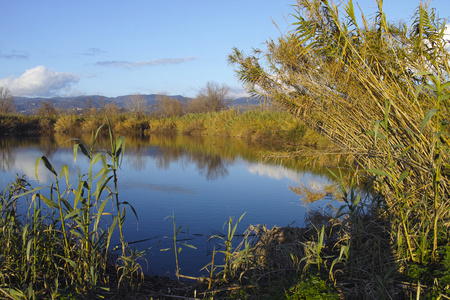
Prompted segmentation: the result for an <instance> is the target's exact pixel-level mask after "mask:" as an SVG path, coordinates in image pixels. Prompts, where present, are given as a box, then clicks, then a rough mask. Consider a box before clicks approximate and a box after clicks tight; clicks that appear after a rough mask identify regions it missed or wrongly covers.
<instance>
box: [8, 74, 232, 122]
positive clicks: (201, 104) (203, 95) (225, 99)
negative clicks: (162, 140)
mask: <svg viewBox="0 0 450 300" xmlns="http://www.w3.org/2000/svg"><path fill="white" fill-rule="evenodd" d="M229 90H230V89H229V87H228V86H226V85H225V84H219V83H217V82H214V81H209V82H207V83H206V84H205V86H203V87H201V88H200V90H199V91H198V93H197V95H196V96H195V97H194V98H192V99H189V100H187V101H186V102H184V101H180V100H179V99H177V98H175V97H171V96H168V95H165V94H162V95H158V96H157V99H156V103H155V104H154V105H148V104H147V100H146V99H145V96H144V95H141V94H135V95H131V97H130V99H129V100H128V101H127V102H126V103H125V105H124V107H120V106H119V105H118V104H116V103H112V102H111V103H106V102H105V101H100V104H99V108H95V107H94V105H93V101H92V99H88V100H87V101H86V103H85V107H84V108H83V109H82V110H81V111H82V112H83V113H84V114H92V113H100V114H104V115H117V114H120V113H129V114H131V115H133V116H134V117H136V118H142V117H144V116H146V115H151V116H152V117H155V118H166V117H177V116H182V115H184V114H190V113H204V112H218V111H221V110H223V109H226V108H227V107H228V104H229V103H230V102H231V99H230V97H229V95H228V93H229ZM73 110H75V108H72V110H71V111H70V112H71V113H72V112H73ZM16 111H17V109H16V106H15V104H14V97H13V95H12V94H11V92H10V90H9V89H8V88H5V87H0V114H3V115H8V114H14V113H16ZM64 113H67V111H63V110H61V109H58V108H56V107H55V106H54V105H53V103H52V102H51V101H49V100H46V101H42V102H41V103H40V107H39V108H37V109H36V110H35V111H34V114H35V115H38V116H45V117H56V116H57V115H58V114H64Z"/></svg>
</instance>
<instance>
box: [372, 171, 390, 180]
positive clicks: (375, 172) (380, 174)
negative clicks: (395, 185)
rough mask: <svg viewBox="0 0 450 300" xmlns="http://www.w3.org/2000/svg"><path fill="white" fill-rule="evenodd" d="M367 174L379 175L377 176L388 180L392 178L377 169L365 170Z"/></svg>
mask: <svg viewBox="0 0 450 300" xmlns="http://www.w3.org/2000/svg"><path fill="white" fill-rule="evenodd" d="M366 171H367V172H369V173H373V174H375V175H379V176H383V177H389V178H390V179H392V176H391V175H390V174H389V173H386V172H385V171H383V170H379V169H367V170H366Z"/></svg>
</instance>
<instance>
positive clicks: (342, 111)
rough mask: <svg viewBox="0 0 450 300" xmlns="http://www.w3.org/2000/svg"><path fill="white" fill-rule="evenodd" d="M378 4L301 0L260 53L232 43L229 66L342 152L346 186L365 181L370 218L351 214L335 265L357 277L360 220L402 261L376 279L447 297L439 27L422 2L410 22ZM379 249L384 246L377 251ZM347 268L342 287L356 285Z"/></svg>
mask: <svg viewBox="0 0 450 300" xmlns="http://www.w3.org/2000/svg"><path fill="white" fill-rule="evenodd" d="M377 5H378V11H377V12H376V14H374V17H373V18H372V19H368V18H367V17H366V16H365V15H364V14H363V13H361V17H360V18H357V17H356V14H355V8H354V5H353V2H352V1H351V0H350V1H347V2H346V3H344V4H342V6H341V9H339V8H338V6H337V5H335V4H334V3H333V2H332V1H319V0H299V1H297V5H296V6H295V13H294V15H295V17H296V18H297V22H295V23H294V24H293V26H294V29H293V31H291V32H290V33H289V34H287V35H285V36H283V37H282V38H280V39H278V40H270V41H268V42H267V51H266V52H263V51H261V50H255V52H254V53H253V54H250V55H245V54H244V53H242V52H241V51H239V50H238V49H234V51H233V53H232V54H231V55H230V58H229V61H230V62H231V63H233V64H234V65H235V66H236V68H237V70H236V72H237V75H238V76H239V78H240V80H241V82H242V83H243V84H244V85H245V86H246V87H247V88H248V89H249V90H251V91H252V93H253V94H254V95H256V96H259V97H261V98H267V99H270V100H272V101H273V102H275V103H277V104H278V105H280V106H281V107H283V108H284V109H285V110H287V111H290V112H291V113H292V114H293V115H295V116H296V117H297V118H298V119H300V120H302V121H303V122H304V124H306V125H307V126H308V127H309V128H310V129H313V130H316V131H317V132H318V133H319V134H321V135H323V136H325V137H327V138H328V139H329V140H330V141H332V142H333V143H334V144H335V146H336V147H338V148H340V149H341V151H343V152H346V153H347V154H348V155H349V156H348V157H349V158H351V159H352V161H350V164H351V166H358V170H359V171H358V172H356V173H355V176H356V177H355V181H356V182H357V183H359V184H362V183H368V184H370V185H367V189H368V190H370V191H372V192H375V193H376V194H377V197H374V198H373V199H374V201H375V199H376V201H375V202H374V203H373V205H368V206H367V207H370V210H371V211H372V213H370V214H367V211H366V212H365V213H362V212H360V213H359V214H358V213H356V214H355V213H352V215H353V216H357V217H351V218H349V219H350V220H353V221H352V223H353V225H352V226H353V228H354V229H351V227H349V230H350V229H351V230H350V231H348V232H347V233H348V235H349V236H350V237H349V241H351V243H350V244H349V246H350V252H349V253H350V255H349V262H350V263H351V264H353V265H352V266H346V267H345V268H348V269H349V270H351V272H353V274H358V276H359V275H361V274H360V273H359V272H356V269H357V267H356V265H358V264H359V267H360V268H362V266H363V263H365V262H366V260H365V258H364V259H362V258H361V259H358V256H357V255H356V252H354V250H355V249H353V250H351V249H352V248H356V249H358V250H361V249H364V246H363V245H361V244H360V243H359V242H356V241H358V240H361V239H363V238H364V235H365V234H367V235H370V232H368V231H367V227H366V226H364V225H363V224H362V223H361V220H362V219H365V218H369V219H372V220H373V221H375V220H376V222H378V223H379V228H380V229H381V228H383V231H384V230H386V227H385V226H386V224H388V226H389V227H388V229H389V230H388V232H389V233H390V237H391V239H392V241H391V242H392V244H393V247H392V249H391V250H392V251H393V253H394V256H396V257H397V259H398V260H399V261H401V262H402V263H401V264H399V265H398V266H395V264H394V267H393V264H392V263H391V262H390V261H385V263H386V265H385V266H383V268H384V270H386V273H385V274H392V272H394V273H398V274H399V275H401V276H405V277H406V278H408V279H407V280H411V281H412V282H415V284H416V285H417V282H419V285H420V286H421V287H422V289H425V290H426V292H427V293H428V295H433V296H435V297H444V296H445V297H447V296H448V294H449V292H448V287H449V283H448V281H447V279H446V278H447V274H448V271H446V270H445V265H446V264H447V261H448V259H449V258H448V256H447V254H446V252H445V251H444V249H446V247H447V245H448V243H449V238H448V224H450V223H449V220H450V200H449V197H448V195H449V188H450V181H449V176H448V175H449V172H448V169H449V165H448V164H447V163H446V161H448V157H449V143H448V135H447V134H448V128H447V125H448V122H447V120H448V119H449V104H448V99H449V98H450V90H449V87H450V83H449V82H448V81H449V77H448V74H450V73H449V71H450V65H449V63H450V60H449V59H450V54H449V52H448V50H447V49H446V47H447V46H448V44H447V42H446V40H445V38H444V32H445V26H446V22H445V21H444V20H441V19H439V18H438V14H437V12H436V11H435V10H432V9H430V8H429V7H428V6H426V5H423V4H420V5H419V7H418V8H417V10H416V11H415V14H414V16H413V18H412V19H411V21H410V22H409V23H406V22H404V23H401V24H398V23H397V24H394V23H389V22H388V21H387V17H386V15H385V13H384V11H383V5H382V1H377ZM359 20H362V21H359ZM264 66H267V68H266V67H264ZM343 196H344V197H345V198H344V199H348V198H347V197H352V196H351V195H349V194H347V195H345V194H343ZM347 202H348V203H347V204H346V209H350V210H352V209H354V210H355V211H358V210H359V207H363V206H362V204H360V203H359V202H358V201H357V197H356V196H354V198H353V200H351V199H348V201H347ZM381 208H383V209H384V211H383V210H381ZM363 216H364V217H363ZM366 220H367V219H366ZM382 236H383V237H384V236H385V234H384V233H383V234H382ZM382 240H383V242H382V243H385V240H384V238H382V239H381V238H380V240H379V241H382ZM377 251H379V253H383V251H382V250H381V248H378V247H377ZM371 253H373V251H371ZM374 254H375V253H374ZM361 257H363V256H361ZM388 257H391V255H389V256H388ZM392 268H393V270H394V271H392ZM351 272H350V273H351ZM427 272H428V275H427V276H425V274H427ZM350 275H351V276H349V277H348V279H349V281H350V282H352V280H358V279H357V277H354V275H352V274H350ZM378 275H379V277H378V278H379V280H378V283H377V286H378V287H379V290H378V291H377V292H376V293H378V294H375V295H378V296H379V297H387V296H388V295H389V293H390V292H393V290H391V289H390V288H387V286H388V285H386V280H384V279H382V278H383V276H382V274H378ZM421 276H422V277H421ZM394 277H395V276H394ZM394 277H393V278H394ZM352 278H353V279H352ZM372 279H373V278H372ZM372 279H368V280H372ZM378 284H379V285H378ZM424 286H426V287H424ZM405 294H407V295H409V296H411V297H414V296H415V295H419V294H420V289H419V288H418V287H416V288H415V290H414V288H411V289H407V290H406V291H405ZM365 296H366V297H369V295H365Z"/></svg>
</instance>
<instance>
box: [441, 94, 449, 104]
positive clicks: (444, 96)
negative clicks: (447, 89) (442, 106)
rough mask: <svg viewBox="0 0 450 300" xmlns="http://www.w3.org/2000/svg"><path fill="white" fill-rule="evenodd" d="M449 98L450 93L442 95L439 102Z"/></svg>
mask: <svg viewBox="0 0 450 300" xmlns="http://www.w3.org/2000/svg"><path fill="white" fill-rule="evenodd" d="M449 98H450V93H448V94H444V95H441V96H439V97H438V102H442V101H445V100H448V99H449Z"/></svg>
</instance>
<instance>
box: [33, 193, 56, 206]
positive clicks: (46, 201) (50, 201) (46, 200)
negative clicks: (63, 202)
mask: <svg viewBox="0 0 450 300" xmlns="http://www.w3.org/2000/svg"><path fill="white" fill-rule="evenodd" d="M36 195H37V196H38V197H39V199H41V200H42V201H44V203H45V204H47V206H48V207H50V208H58V207H59V206H58V204H57V203H55V202H53V201H52V200H50V199H48V198H47V197H45V196H44V195H42V194H36Z"/></svg>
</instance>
